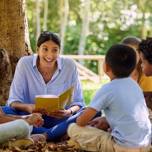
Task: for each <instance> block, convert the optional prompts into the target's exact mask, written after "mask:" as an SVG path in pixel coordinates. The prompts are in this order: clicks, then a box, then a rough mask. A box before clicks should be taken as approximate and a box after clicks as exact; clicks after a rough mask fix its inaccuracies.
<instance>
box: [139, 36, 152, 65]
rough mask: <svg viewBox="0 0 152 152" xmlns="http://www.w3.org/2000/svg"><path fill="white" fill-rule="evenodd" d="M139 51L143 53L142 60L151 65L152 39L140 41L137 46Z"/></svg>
mask: <svg viewBox="0 0 152 152" xmlns="http://www.w3.org/2000/svg"><path fill="white" fill-rule="evenodd" d="M139 51H140V52H142V53H143V55H144V58H145V59H146V60H147V61H148V62H149V63H150V64H152V37H149V38H147V39H146V40H142V41H141V43H140V44H139Z"/></svg>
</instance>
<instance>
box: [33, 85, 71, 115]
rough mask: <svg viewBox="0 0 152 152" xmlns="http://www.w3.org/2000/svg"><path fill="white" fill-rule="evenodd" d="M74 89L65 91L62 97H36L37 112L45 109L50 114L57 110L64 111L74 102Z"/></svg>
mask: <svg viewBox="0 0 152 152" xmlns="http://www.w3.org/2000/svg"><path fill="white" fill-rule="evenodd" d="M72 94H73V87H70V88H69V89H67V90H66V91H64V92H63V93H62V94H61V95H59V96H56V95H36V97H35V108H36V110H40V109H44V110H45V111H46V112H48V113H50V112H53V111H56V110H61V109H64V108H65V106H67V105H69V104H70V103H71V100H72Z"/></svg>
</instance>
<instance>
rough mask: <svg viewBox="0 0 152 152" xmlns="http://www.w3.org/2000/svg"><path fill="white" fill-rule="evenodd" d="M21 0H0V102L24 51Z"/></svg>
mask: <svg viewBox="0 0 152 152" xmlns="http://www.w3.org/2000/svg"><path fill="white" fill-rule="evenodd" d="M24 19H25V10H24V1H23V0H0V29H1V34H0V50H1V51H0V61H1V62H0V84H1V85H0V102H4V101H6V100H7V98H8V91H9V86H10V81H11V80H12V75H13V73H14V71H15V67H16V63H17V61H18V59H19V58H20V57H21V56H23V55H25V54H27V53H26V51H25V24H24Z"/></svg>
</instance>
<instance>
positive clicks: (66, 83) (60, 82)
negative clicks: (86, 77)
mask: <svg viewBox="0 0 152 152" xmlns="http://www.w3.org/2000/svg"><path fill="white" fill-rule="evenodd" d="M37 57H38V55H37V54H34V55H31V56H24V57H22V58H21V59H20V60H19V62H18V64H17V66H16V71H15V74H14V78H13V81H12V84H11V88H10V93H9V99H8V101H7V104H8V105H10V104H11V103H12V102H14V101H19V102H22V103H29V104H33V103H35V101H34V100H35V96H36V95H41V94H53V95H60V94H61V93H62V92H64V91H65V90H66V89H68V88H70V87H71V86H74V93H73V98H72V104H71V105H70V106H72V105H78V106H80V107H83V106H84V102H83V95H82V89H81V85H80V81H79V78H78V72H77V68H76V65H75V63H74V61H73V60H71V59H69V58H64V57H59V58H58V59H57V65H58V67H57V70H56V72H55V73H54V75H53V77H52V79H51V80H50V81H49V82H48V83H47V84H46V83H45V81H44V79H43V77H42V75H41V74H40V72H39V71H38V69H37V66H36V61H37Z"/></svg>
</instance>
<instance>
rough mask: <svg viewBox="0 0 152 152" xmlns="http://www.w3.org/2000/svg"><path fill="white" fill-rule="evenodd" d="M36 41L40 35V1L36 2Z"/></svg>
mask: <svg viewBox="0 0 152 152" xmlns="http://www.w3.org/2000/svg"><path fill="white" fill-rule="evenodd" d="M35 2H36V40H37V39H38V37H39V35H40V33H41V24H40V0H36V1H35Z"/></svg>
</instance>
